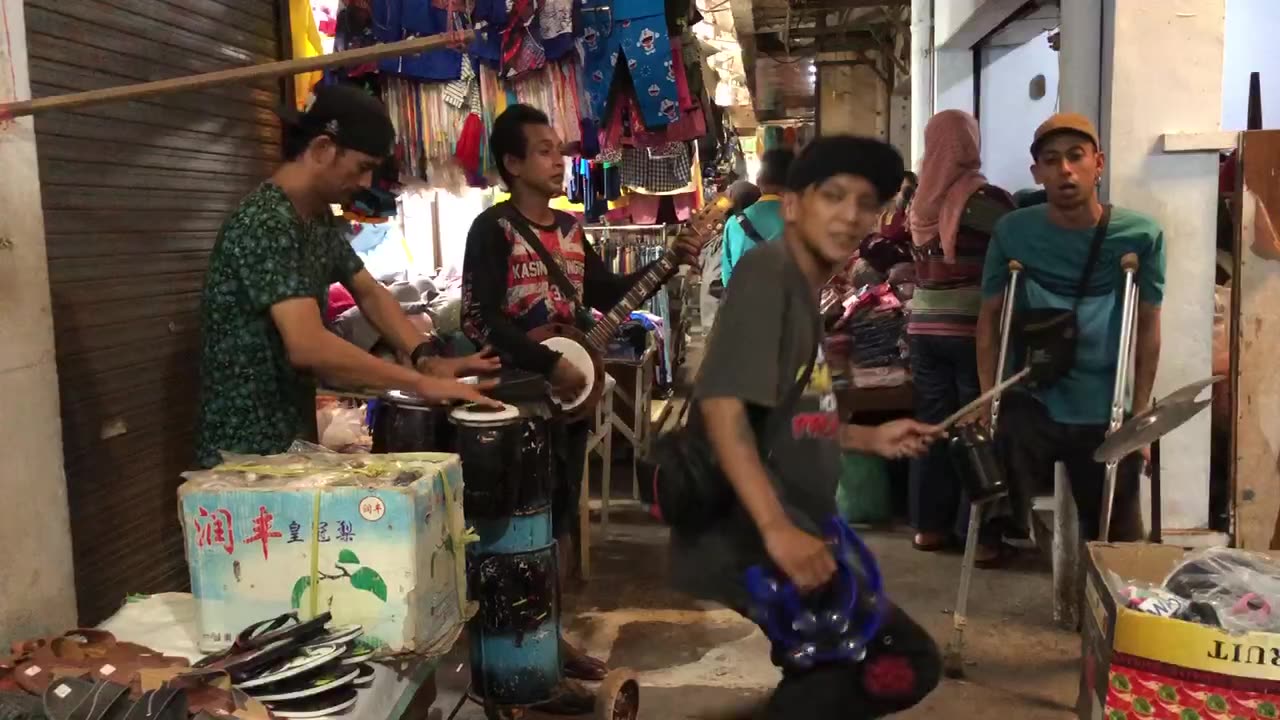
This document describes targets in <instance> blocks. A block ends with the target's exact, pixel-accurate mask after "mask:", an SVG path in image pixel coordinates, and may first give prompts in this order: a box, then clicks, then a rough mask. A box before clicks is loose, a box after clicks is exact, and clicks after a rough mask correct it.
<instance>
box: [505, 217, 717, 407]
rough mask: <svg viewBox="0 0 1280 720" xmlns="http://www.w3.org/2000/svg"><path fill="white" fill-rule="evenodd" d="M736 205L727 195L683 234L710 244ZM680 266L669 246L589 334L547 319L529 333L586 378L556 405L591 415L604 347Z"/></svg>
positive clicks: (601, 380) (600, 382)
mask: <svg viewBox="0 0 1280 720" xmlns="http://www.w3.org/2000/svg"><path fill="white" fill-rule="evenodd" d="M732 209H733V202H732V201H731V200H729V198H728V197H727V196H725V195H719V196H717V197H716V198H715V199H714V200H712V201H711V202H709V203H707V204H706V205H705V206H704V207H703V208H702V209H701V210H699V211H698V212H696V213H694V214H693V216H692V217H690V218H689V220H688V227H687V228H685V229H684V230H682V231H681V232H682V233H684V234H685V236H689V235H692V236H693V237H694V238H695V239H696V240H698V242H699V244H702V243H705V242H706V241H707V239H708V238H710V237H713V236H715V235H718V234H719V233H721V232H723V231H724V222H725V219H726V218H727V217H728V216H729V212H730V210H732ZM678 265H679V260H678V259H677V257H676V253H675V250H672V249H670V248H668V249H667V251H666V252H665V253H663V255H662V257H661V258H660V259H659V260H658V261H657V262H655V263H654V264H653V265H652V266H651V267H650V268H649V269H648V270H647V271H645V273H644V274H643V275H641V276H640V278H639V279H638V280H637V281H636V283H635V284H634V285H632V286H631V289H630V290H628V291H627V294H626V295H624V296H623V298H622V300H621V301H620V302H618V304H617V305H615V306H614V307H613V309H612V310H610V311H609V312H607V313H605V316H604V317H603V318H602V319H601V320H600V321H599V322H597V323H596V324H595V326H594V327H592V328H591V330H590V331H589V332H586V333H584V332H582V331H581V330H579V329H578V328H576V327H574V326H573V325H570V324H568V323H548V324H546V325H541V326H539V327H536V328H534V329H533V330H531V331H529V333H528V335H529V338H530V339H531V340H533V341H534V342H537V343H541V344H542V345H545V346H546V347H548V348H550V349H552V350H554V351H555V352H557V353H559V354H560V356H561V357H563V358H564V359H565V360H567V361H569V363H570V364H572V365H573V366H574V367H575V368H577V369H578V370H580V371H581V372H582V374H583V375H585V376H586V378H587V384H586V386H585V387H584V388H583V390H582V392H580V393H579V394H578V396H577V397H575V398H572V399H563V398H555V402H556V404H557V405H559V406H560V409H561V410H562V411H563V412H564V413H565V414H567V415H568V416H569V417H571V418H573V419H575V420H576V419H580V418H583V417H586V416H587V415H588V414H589V413H590V412H591V411H592V410H593V409H594V408H595V406H596V403H597V402H599V401H600V395H601V393H602V392H604V351H605V348H606V347H608V345H609V340H610V339H611V338H612V337H613V334H614V332H615V331H616V330H617V329H618V326H619V325H621V324H622V323H623V322H624V321H626V320H628V319H629V318H630V317H631V313H632V311H634V310H635V309H636V308H638V307H640V305H641V304H642V303H644V301H645V299H646V298H648V297H649V295H650V294H652V293H653V291H654V290H656V289H657V288H658V287H660V286H662V285H663V284H664V283H666V282H667V280H670V279H671V277H672V276H674V275H675V274H676V270H677V269H678Z"/></svg>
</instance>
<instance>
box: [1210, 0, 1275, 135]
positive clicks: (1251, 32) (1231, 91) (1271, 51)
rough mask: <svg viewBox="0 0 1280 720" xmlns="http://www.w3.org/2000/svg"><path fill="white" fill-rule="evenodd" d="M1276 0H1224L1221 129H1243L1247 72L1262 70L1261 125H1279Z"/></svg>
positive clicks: (1247, 107)
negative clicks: (1224, 27) (1224, 41)
mask: <svg viewBox="0 0 1280 720" xmlns="http://www.w3.org/2000/svg"><path fill="white" fill-rule="evenodd" d="M1278 28H1280V2H1276V0H1227V22H1226V45H1225V53H1224V55H1223V61H1222V129H1223V130H1244V129H1245V127H1246V124H1247V122H1248V119H1249V116H1248V110H1249V73H1250V72H1260V73H1262V120H1263V127H1264V128H1280V48H1277V47H1276V38H1275V34H1276V30H1277V29H1278Z"/></svg>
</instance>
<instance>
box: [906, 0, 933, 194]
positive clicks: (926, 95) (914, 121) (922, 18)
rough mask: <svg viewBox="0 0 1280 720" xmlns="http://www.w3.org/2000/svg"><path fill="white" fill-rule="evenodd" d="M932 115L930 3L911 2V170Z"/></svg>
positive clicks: (915, 165) (927, 0)
mask: <svg viewBox="0 0 1280 720" xmlns="http://www.w3.org/2000/svg"><path fill="white" fill-rule="evenodd" d="M931 115H933V0H911V156H910V157H909V158H908V160H909V164H910V166H911V167H913V168H916V169H919V167H920V157H921V156H922V155H923V154H924V126H925V123H927V122H929V117H930V116H931Z"/></svg>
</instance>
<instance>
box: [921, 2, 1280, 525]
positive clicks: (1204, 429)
mask: <svg viewBox="0 0 1280 720" xmlns="http://www.w3.org/2000/svg"><path fill="white" fill-rule="evenodd" d="M1228 1H1229V2H1231V3H1237V2H1244V3H1249V2H1250V0H1071V2H1065V3H1062V14H1061V30H1062V50H1061V53H1060V54H1059V60H1058V62H1059V83H1060V88H1059V107H1060V109H1062V110H1069V111H1075V112H1080V113H1083V114H1085V115H1087V116H1089V117H1091V118H1093V119H1095V121H1096V122H1097V124H1098V128H1099V131H1100V133H1101V134H1102V143H1103V149H1104V150H1105V151H1106V152H1107V159H1108V167H1107V170H1106V172H1105V173H1104V175H1103V195H1104V197H1105V198H1107V199H1108V200H1109V201H1110V202H1113V203H1116V204H1118V205H1123V206H1125V207H1129V208H1132V209H1135V210H1139V211H1142V212H1145V213H1147V214H1149V215H1152V216H1154V217H1155V218H1156V219H1157V220H1158V221H1159V222H1160V224H1161V226H1162V227H1163V228H1164V231H1165V242H1166V247H1167V253H1168V271H1167V282H1166V296H1165V304H1164V328H1165V336H1164V348H1163V352H1162V354H1161V363H1160V370H1159V374H1158V376H1157V379H1156V396H1157V397H1159V396H1161V395H1164V394H1167V393H1169V392H1171V391H1173V390H1175V389H1177V388H1178V387H1181V386H1182V385H1184V384H1186V383H1188V382H1191V381H1193V380H1196V379H1199V378H1202V377H1205V376H1207V375H1208V374H1209V370H1210V354H1211V346H1212V341H1211V333H1212V322H1213V269H1214V262H1213V257H1214V246H1215V242H1214V241H1215V235H1216V212H1217V209H1216V208H1217V206H1216V202H1217V201H1216V197H1217V159H1216V154H1215V153H1191V154H1180V155H1169V154H1164V153H1163V152H1161V150H1160V137H1161V135H1163V134H1164V133H1170V132H1205V131H1214V130H1217V129H1219V123H1220V121H1221V113H1222V109H1223V89H1222V82H1223V75H1224V63H1223V54H1224V47H1223V37H1224V20H1225V13H1226V5H1225V3H1226V2H1228ZM1002 2H1003V0H984V2H975V1H974V0H956V1H955V2H952V1H951V0H947V1H945V2H943V1H941V0H939V2H937V3H935V7H934V12H935V13H936V17H935V18H934V19H935V25H934V38H933V41H934V46H935V52H934V55H933V58H932V62H931V63H928V60H929V59H928V57H927V55H926V54H925V53H923V52H921V53H913V54H912V60H913V63H916V62H921V63H928V64H930V65H932V67H931V69H932V71H933V76H934V98H933V101H934V107H933V108H932V111H937V110H942V109H945V108H957V109H961V110H968V111H970V112H972V86H971V83H972V59H971V55H970V51H968V50H964V49H960V48H958V47H956V48H955V49H945V50H936V48H937V47H939V46H941V45H942V44H943V43H945V42H951V43H952V45H953V46H956V45H957V43H956V42H955V40H956V38H957V37H958V36H959V35H963V34H964V33H965V32H967V31H966V30H965V28H966V27H969V26H973V25H975V22H974V21H973V18H972V17H965V16H964V14H965V13H966V12H968V13H969V14H970V15H971V16H976V14H978V13H985V12H987V9H988V5H991V7H993V8H994V7H995V4H1000V3H1002ZM1252 2H1254V3H1256V4H1257V5H1258V6H1259V7H1264V8H1265V9H1266V10H1267V11H1268V12H1277V9H1276V6H1280V3H1274V4H1273V3H1271V2H1270V1H1269V0H1252ZM1237 12H1238V10H1237ZM988 14H990V13H988ZM913 20H914V19H913ZM984 22H985V20H984ZM1253 25H1258V26H1260V27H1262V28H1267V29H1270V28H1272V27H1274V23H1270V24H1268V23H1263V22H1256V23H1250V26H1251V28H1252V26H1253ZM1263 32H1265V31H1263ZM1273 45H1274V43H1272V44H1271V46H1273ZM1247 46H1248V44H1247V43H1246V47H1247ZM1257 47H1261V48H1263V49H1267V48H1268V47H1269V46H1268V45H1267V44H1266V40H1265V39H1264V40H1263V41H1262V43H1261V44H1259V45H1258V46H1257ZM1240 50H1241V48H1234V49H1228V51H1227V52H1228V53H1231V52H1235V51H1240ZM1273 56H1274V55H1273ZM1278 74H1280V73H1278ZM1246 78H1247V76H1246ZM1014 90H1015V91H1016V92H1020V93H1025V90H1026V83H1025V81H1020V82H1019V83H1018V87H1017V88H1015V89H1014ZM991 92H993V89H992V87H991V85H990V83H988V82H984V83H983V93H984V94H988V93H991ZM1272 97H1280V92H1277V93H1272ZM925 105H926V103H925V102H924V101H923V100H921V99H920V98H916V99H915V100H914V108H913V113H914V114H913V117H920V116H923V117H924V118H926V119H927V117H928V114H927V113H926V112H924V109H925ZM1241 112H1243V111H1241ZM986 115H987V116H988V119H990V113H986ZM1277 117H1278V118H1280V114H1278V115H1277ZM1274 123H1275V120H1272V121H1270V124H1273V125H1274ZM913 132H916V133H919V132H922V128H913ZM989 137H995V136H994V135H989ZM917 152H918V151H917ZM1162 449H1163V455H1162V458H1161V464H1162V471H1163V476H1162V479H1163V481H1164V493H1163V509H1164V518H1165V526H1166V527H1167V528H1181V529H1191V528H1202V527H1205V526H1206V524H1207V521H1208V469H1209V417H1208V416H1207V415H1202V416H1200V417H1197V418H1195V419H1194V420H1193V421H1191V422H1190V423H1188V424H1187V425H1186V426H1184V427H1183V428H1181V429H1179V430H1177V431H1176V432H1175V433H1173V434H1171V435H1170V436H1169V439H1168V441H1166V442H1165V443H1164V444H1163V446H1162Z"/></svg>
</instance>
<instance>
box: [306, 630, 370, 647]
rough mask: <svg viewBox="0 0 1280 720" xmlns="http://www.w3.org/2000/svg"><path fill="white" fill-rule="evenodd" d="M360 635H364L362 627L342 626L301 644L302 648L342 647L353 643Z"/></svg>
mask: <svg viewBox="0 0 1280 720" xmlns="http://www.w3.org/2000/svg"><path fill="white" fill-rule="evenodd" d="M361 635H364V627H362V626H360V625H343V626H341V627H336V628H330V629H329V631H328V632H327V633H326V634H325V635H321V636H320V637H318V638H316V639H314V640H308V641H307V642H305V643H303V645H302V646H303V647H312V646H314V645H342V644H345V643H349V642H353V641H355V640H356V639H357V638H359V637H360V636H361Z"/></svg>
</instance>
